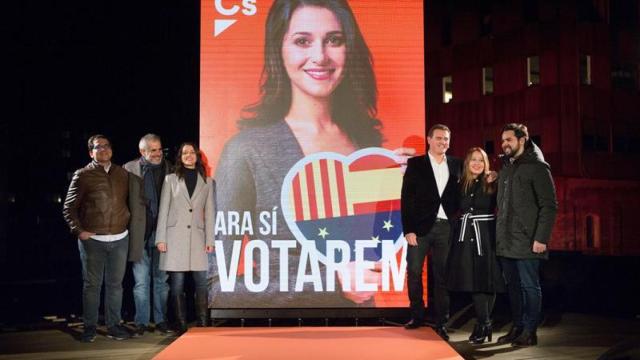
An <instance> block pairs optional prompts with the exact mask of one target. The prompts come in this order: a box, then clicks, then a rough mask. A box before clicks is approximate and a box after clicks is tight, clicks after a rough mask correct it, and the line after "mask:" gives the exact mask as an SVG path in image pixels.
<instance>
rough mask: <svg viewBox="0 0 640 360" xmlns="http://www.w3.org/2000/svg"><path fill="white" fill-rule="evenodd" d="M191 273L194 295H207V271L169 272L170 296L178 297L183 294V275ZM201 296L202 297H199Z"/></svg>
mask: <svg viewBox="0 0 640 360" xmlns="http://www.w3.org/2000/svg"><path fill="white" fill-rule="evenodd" d="M188 273H191V276H193V282H194V284H195V288H196V294H207V292H208V285H207V271H170V272H169V274H171V294H172V295H171V296H180V295H181V294H182V293H184V277H185V274H188ZM201 296H202V295H201Z"/></svg>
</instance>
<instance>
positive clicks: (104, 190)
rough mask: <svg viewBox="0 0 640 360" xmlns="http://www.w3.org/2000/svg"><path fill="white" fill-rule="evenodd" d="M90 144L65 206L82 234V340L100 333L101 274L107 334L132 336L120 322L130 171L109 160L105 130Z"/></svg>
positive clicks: (66, 215) (70, 220) (71, 223)
mask: <svg viewBox="0 0 640 360" xmlns="http://www.w3.org/2000/svg"><path fill="white" fill-rule="evenodd" d="M87 145H88V147H89V156H90V157H91V158H92V159H93V161H91V163H89V164H88V165H87V166H85V167H84V168H82V169H78V170H77V171H76V172H75V173H74V174H73V178H72V179H71V184H70V185H69V191H68V192H67V197H66V199H65V201H64V208H63V215H64V218H65V220H66V222H67V224H68V225H69V228H70V229H71V232H72V233H73V234H74V235H75V236H77V237H78V247H79V249H80V260H81V262H82V278H83V287H82V312H83V314H82V316H83V320H84V333H83V334H82V337H81V338H80V340H81V341H83V342H93V341H94V340H95V338H96V325H97V323H98V309H99V308H100V289H101V288H102V280H103V279H104V283H105V294H104V297H105V301H104V303H105V306H104V307H105V322H106V324H107V329H108V332H107V336H108V337H109V338H112V339H115V340H124V339H127V338H129V333H128V332H127V331H126V329H125V328H124V327H123V326H122V325H120V321H121V313H120V311H121V307H122V279H123V277H124V273H125V269H126V265H127V250H128V245H129V232H128V230H127V224H128V223H129V208H128V206H127V196H128V192H129V188H128V178H129V176H128V174H127V172H126V171H125V170H124V169H123V168H121V167H120V166H118V165H116V164H113V163H111V157H112V155H113V152H112V150H111V143H110V142H109V139H107V138H106V137H105V136H104V135H94V136H92V137H91V138H89V141H88V144H87Z"/></svg>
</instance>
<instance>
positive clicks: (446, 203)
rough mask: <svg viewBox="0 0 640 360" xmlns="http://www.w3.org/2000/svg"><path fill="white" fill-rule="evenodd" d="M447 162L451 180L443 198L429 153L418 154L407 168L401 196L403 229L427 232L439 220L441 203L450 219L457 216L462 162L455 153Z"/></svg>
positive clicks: (405, 230) (417, 232)
mask: <svg viewBox="0 0 640 360" xmlns="http://www.w3.org/2000/svg"><path fill="white" fill-rule="evenodd" d="M447 165H448V166H449V181H448V182H447V186H446V187H445V189H444V192H443V193H442V198H441V197H440V195H439V194H438V186H437V184H436V178H435V176H434V174H433V168H432V167H431V162H430V160H429V156H428V155H422V156H416V157H413V158H411V159H409V161H408V162H407V171H406V172H405V173H404V178H403V180H402V198H401V205H402V229H403V231H404V233H405V234H409V233H415V234H416V235H417V236H425V235H426V234H427V233H428V232H429V231H430V230H431V227H432V226H433V224H434V222H435V221H436V216H437V215H438V209H439V208H440V204H442V207H443V209H444V212H445V214H447V217H448V218H449V221H451V220H454V217H455V213H456V211H457V202H458V197H459V191H458V181H459V179H460V171H461V167H462V166H461V162H460V160H459V159H457V158H454V157H452V156H447Z"/></svg>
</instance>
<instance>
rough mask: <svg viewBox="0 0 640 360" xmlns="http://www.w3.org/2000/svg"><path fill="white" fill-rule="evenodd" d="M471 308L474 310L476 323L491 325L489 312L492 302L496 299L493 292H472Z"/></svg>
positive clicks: (491, 309) (491, 308)
mask: <svg viewBox="0 0 640 360" xmlns="http://www.w3.org/2000/svg"><path fill="white" fill-rule="evenodd" d="M471 297H472V298H473V308H474V309H475V311H476V319H477V321H478V324H481V325H491V312H492V311H493V304H494V303H495V301H496V294H495V293H483V292H477V293H472V294H471Z"/></svg>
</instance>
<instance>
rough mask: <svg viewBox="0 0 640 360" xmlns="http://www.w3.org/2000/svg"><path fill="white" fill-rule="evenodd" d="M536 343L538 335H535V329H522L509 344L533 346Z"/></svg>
mask: <svg viewBox="0 0 640 360" xmlns="http://www.w3.org/2000/svg"><path fill="white" fill-rule="evenodd" d="M535 345H538V335H536V332H535V331H529V330H524V331H523V332H522V334H520V336H518V337H517V338H516V339H515V340H513V342H512V343H511V346H515V347H527V346H535Z"/></svg>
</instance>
